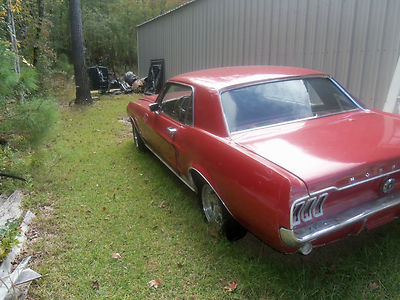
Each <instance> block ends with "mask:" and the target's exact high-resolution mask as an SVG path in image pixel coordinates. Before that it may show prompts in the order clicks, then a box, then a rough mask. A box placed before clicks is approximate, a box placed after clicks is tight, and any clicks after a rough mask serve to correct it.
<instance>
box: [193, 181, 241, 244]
mask: <svg viewBox="0 0 400 300" xmlns="http://www.w3.org/2000/svg"><path fill="white" fill-rule="evenodd" d="M200 197H201V204H202V207H203V212H204V216H205V219H206V221H207V222H208V223H211V224H213V225H214V226H215V227H216V228H217V230H218V231H219V232H220V233H222V234H224V235H225V236H226V238H227V239H228V240H230V241H236V240H238V239H241V238H242V237H244V236H245V235H246V232H247V231H246V229H245V228H244V227H242V226H241V225H240V224H239V223H238V222H237V221H236V220H235V219H234V218H233V217H232V216H231V215H230V213H229V212H228V210H227V209H226V208H225V206H224V204H223V203H222V202H221V200H220V199H219V197H218V196H217V194H216V193H215V192H214V190H213V189H212V188H211V186H210V185H209V184H207V183H205V184H204V185H203V187H202V189H201V196H200Z"/></svg>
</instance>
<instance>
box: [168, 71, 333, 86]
mask: <svg viewBox="0 0 400 300" xmlns="http://www.w3.org/2000/svg"><path fill="white" fill-rule="evenodd" d="M310 75H325V76H326V75H327V74H326V73H322V72H319V71H314V70H310V69H303V68H295V67H286V66H236V67H224V68H214V69H206V70H200V71H194V72H189V73H184V74H181V75H177V76H174V77H172V78H171V79H170V80H169V81H175V82H181V83H185V84H189V85H192V86H202V87H206V88H209V89H215V90H221V89H225V88H228V87H233V86H237V85H241V84H245V83H251V82H259V81H267V80H274V79H283V78H291V77H299V76H300V77H301V76H310Z"/></svg>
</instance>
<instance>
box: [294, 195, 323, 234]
mask: <svg viewBox="0 0 400 300" xmlns="http://www.w3.org/2000/svg"><path fill="white" fill-rule="evenodd" d="M327 198H328V193H323V194H321V195H319V196H316V197H310V198H307V199H304V200H298V201H296V202H294V203H293V205H292V209H291V224H292V227H294V226H297V225H300V224H301V223H302V222H308V221H311V220H312V219H313V218H318V217H321V216H322V215H323V214H324V211H323V206H324V203H325V201H326V199H327Z"/></svg>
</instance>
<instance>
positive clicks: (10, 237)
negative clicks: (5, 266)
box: [0, 219, 21, 262]
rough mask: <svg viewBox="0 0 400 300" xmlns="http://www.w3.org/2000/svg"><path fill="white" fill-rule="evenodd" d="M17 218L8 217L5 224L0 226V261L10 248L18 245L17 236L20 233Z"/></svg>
mask: <svg viewBox="0 0 400 300" xmlns="http://www.w3.org/2000/svg"><path fill="white" fill-rule="evenodd" d="M18 224H19V221H18V220H17V219H9V220H8V221H7V222H6V224H5V225H3V226H0V262H1V261H3V260H4V259H5V258H6V257H7V255H8V253H10V251H11V249H12V248H13V247H14V246H16V245H18V239H17V238H18V236H19V235H20V233H21V229H20V227H19V225H18Z"/></svg>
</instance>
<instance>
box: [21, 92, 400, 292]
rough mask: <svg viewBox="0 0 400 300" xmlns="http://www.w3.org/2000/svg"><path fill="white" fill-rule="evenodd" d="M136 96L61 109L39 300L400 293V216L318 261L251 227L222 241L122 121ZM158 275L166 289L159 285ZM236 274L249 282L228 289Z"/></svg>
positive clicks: (52, 146) (43, 198)
mask: <svg viewBox="0 0 400 300" xmlns="http://www.w3.org/2000/svg"><path fill="white" fill-rule="evenodd" d="M133 97H135V96H119V97H108V96H103V97H102V98H101V101H98V102H96V103H95V104H94V105H93V106H89V107H83V108H77V107H72V108H69V107H66V106H61V107H60V110H61V121H60V123H59V126H58V133H57V137H56V138H55V139H54V140H52V141H51V142H50V143H49V144H48V145H47V146H46V147H45V148H44V149H43V150H42V151H41V152H39V153H37V154H36V156H37V160H40V161H41V163H40V164H38V168H37V172H36V175H35V176H34V179H33V183H34V191H33V192H32V193H31V195H30V197H29V198H28V199H27V201H26V206H27V207H30V208H38V207H41V208H40V209H37V210H36V211H37V212H38V214H39V217H38V221H37V222H36V228H35V229H36V230H37V232H38V236H39V237H38V238H37V239H36V240H35V241H34V242H32V243H31V244H30V247H31V250H30V251H31V252H32V254H33V257H34V262H35V265H34V266H33V268H34V269H35V270H37V271H38V272H40V273H41V274H42V275H43V279H41V280H38V281H36V282H35V283H34V284H33V285H32V288H31V292H30V293H31V296H32V297H33V298H34V299H399V298H400V284H399V281H400V276H399V274H400V273H399V272H400V256H399V254H398V253H400V236H399V234H398V232H399V229H400V224H399V222H394V223H392V224H389V225H387V226H384V227H383V228H380V229H378V230H374V231H371V232H367V233H363V234H362V235H361V236H358V237H350V238H348V239H346V240H344V241H341V242H338V243H336V244H333V245H329V246H326V247H323V248H319V249H316V250H314V251H313V252H312V253H311V255H309V256H306V257H304V256H301V255H299V254H295V255H284V254H280V253H278V252H276V251H274V250H272V249H271V248H269V247H268V246H267V245H265V244H264V243H262V242H261V241H259V240H258V239H257V238H255V237H254V236H253V235H251V234H247V236H246V237H245V238H244V239H242V240H240V241H238V242H235V243H229V242H227V241H226V240H224V239H223V238H219V237H215V234H213V232H212V229H210V228H209V227H208V226H207V224H205V222H204V220H203V216H202V214H201V210H200V208H199V205H198V203H197V199H196V196H195V195H194V194H193V193H192V192H191V191H190V190H189V189H188V188H187V187H186V186H185V185H184V184H183V183H181V182H180V181H179V180H178V179H177V178H175V177H174V175H173V174H172V173H171V172H170V171H169V170H168V169H167V168H166V167H164V166H163V165H162V164H161V163H160V162H159V161H158V160H157V159H156V158H155V157H154V156H153V155H152V154H151V153H139V152H137V151H136V149H135V148H134V144H133V140H132V136H131V132H130V130H131V128H130V125H129V123H127V122H124V121H123V120H121V119H122V118H124V117H125V116H126V115H125V107H126V105H127V103H128V101H129V100H131V99H132V98H133ZM162 202H164V204H165V206H163V207H162V205H161V207H160V204H161V203H162ZM113 253H119V254H120V255H121V257H122V258H121V259H115V258H112V257H111V256H112V254H113ZM156 278H160V279H161V280H162V286H161V287H159V288H158V289H154V288H150V287H149V284H148V282H149V281H151V280H153V279H156ZM232 281H235V282H237V283H238V284H239V286H238V288H237V289H236V290H235V291H234V292H228V291H226V290H225V289H224V286H226V285H227V284H229V283H230V282H232ZM97 284H98V286H97Z"/></svg>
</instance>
